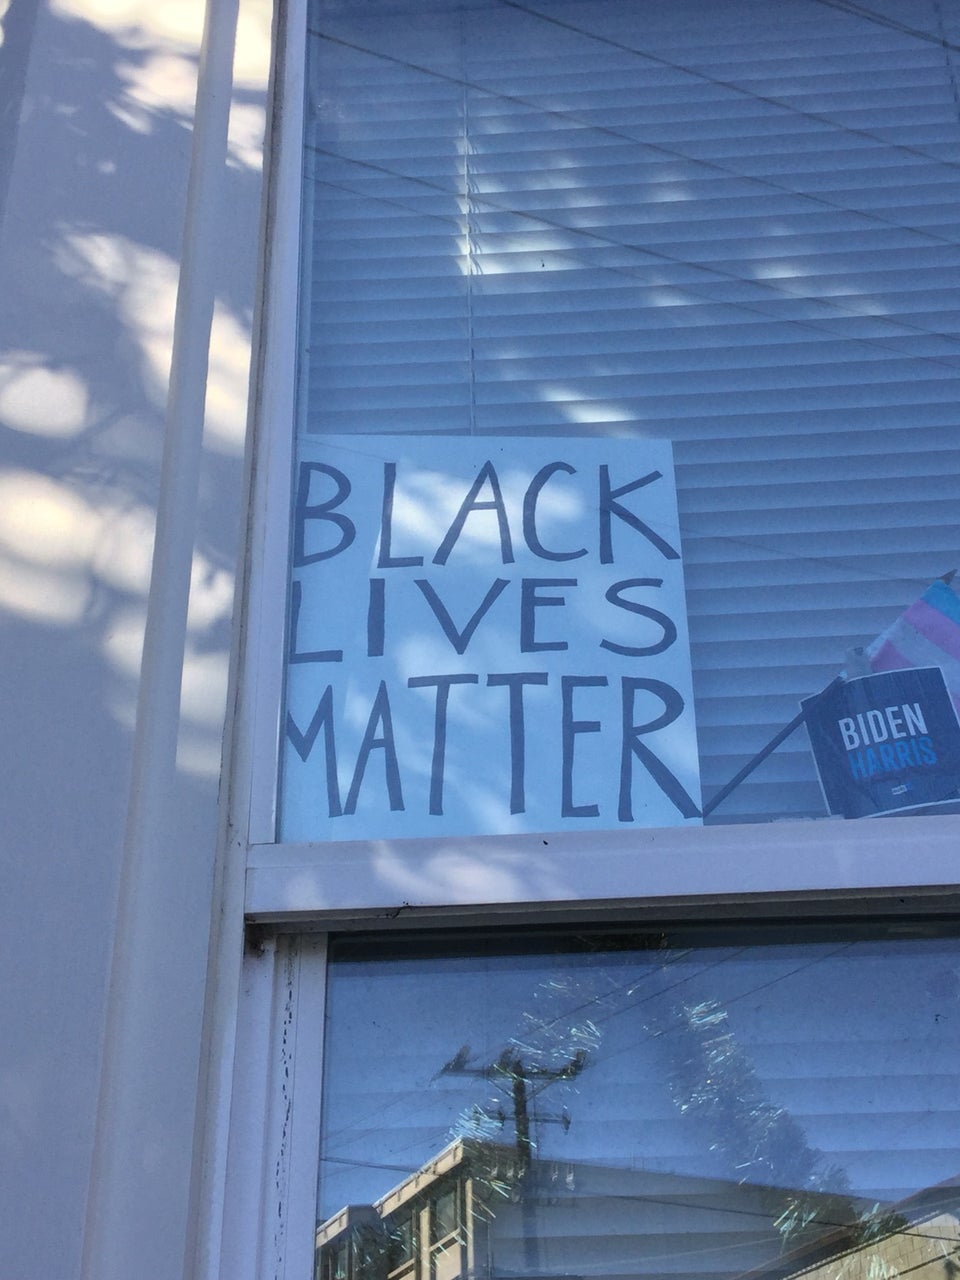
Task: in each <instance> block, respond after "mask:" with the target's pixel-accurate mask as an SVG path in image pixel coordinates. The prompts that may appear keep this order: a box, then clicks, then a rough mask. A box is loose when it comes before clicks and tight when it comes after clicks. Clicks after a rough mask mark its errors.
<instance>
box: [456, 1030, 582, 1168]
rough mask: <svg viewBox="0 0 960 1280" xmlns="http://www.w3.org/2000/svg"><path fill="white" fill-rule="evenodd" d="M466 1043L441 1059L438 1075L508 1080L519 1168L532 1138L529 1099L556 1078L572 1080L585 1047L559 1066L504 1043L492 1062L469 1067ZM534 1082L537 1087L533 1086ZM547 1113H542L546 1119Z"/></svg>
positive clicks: (527, 1162)
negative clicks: (543, 1062)
mask: <svg viewBox="0 0 960 1280" xmlns="http://www.w3.org/2000/svg"><path fill="white" fill-rule="evenodd" d="M470 1057H471V1054H470V1046H469V1045H466V1044H465V1045H463V1047H462V1048H461V1049H460V1050H459V1052H458V1053H457V1054H456V1055H455V1056H454V1057H453V1058H451V1059H450V1061H449V1062H445V1063H444V1064H443V1066H442V1067H441V1068H440V1070H439V1072H438V1073H437V1074H438V1075H441V1076H450V1075H456V1076H474V1077H475V1078H477V1079H481V1080H491V1081H493V1082H494V1083H495V1084H508V1085H509V1088H510V1094H511V1098H512V1101H513V1124H514V1132H515V1134H516V1143H517V1160H518V1162H519V1165H520V1168H521V1170H524V1171H526V1170H528V1169H529V1168H530V1161H531V1158H532V1153H533V1139H532V1135H531V1133H530V1102H531V1100H532V1099H533V1098H534V1097H536V1096H537V1095H538V1094H539V1093H542V1092H543V1090H544V1089H546V1088H547V1087H548V1085H551V1084H556V1083H557V1081H559V1080H574V1079H576V1077H577V1076H578V1075H579V1074H580V1072H581V1071H583V1069H584V1067H585V1066H586V1065H587V1051H586V1049H578V1050H577V1051H576V1053H574V1054H573V1055H572V1057H570V1058H568V1059H567V1061H566V1062H564V1063H563V1064H562V1065H561V1066H559V1067H540V1066H536V1065H534V1064H533V1063H531V1062H529V1061H524V1059H523V1057H522V1056H521V1055H520V1053H519V1052H518V1050H516V1049H514V1048H513V1047H512V1046H508V1047H507V1048H506V1049H504V1051H503V1052H502V1053H501V1054H500V1056H499V1058H497V1060H496V1061H495V1062H491V1063H489V1064H488V1065H487V1066H485V1067H472V1066H470V1065H469V1062H470ZM534 1086H537V1087H534ZM548 1118H549V1117H544V1119H545V1120H546V1119H548ZM561 1123H562V1124H564V1128H569V1127H570V1121H569V1118H567V1119H566V1121H565V1122H564V1120H561Z"/></svg>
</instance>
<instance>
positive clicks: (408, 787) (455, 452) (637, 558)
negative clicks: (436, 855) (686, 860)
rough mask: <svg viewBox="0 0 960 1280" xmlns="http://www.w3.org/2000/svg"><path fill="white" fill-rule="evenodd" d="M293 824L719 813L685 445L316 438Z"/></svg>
mask: <svg viewBox="0 0 960 1280" xmlns="http://www.w3.org/2000/svg"><path fill="white" fill-rule="evenodd" d="M287 635H288V639H287V662H286V707H285V712H284V725H283V749H282V754H281V786H280V831H279V835H280V838H281V839H282V840H287V841H310V840H376V839H384V838H388V837H389V838H398V837H424V836H451V835H489V834H511V833H516V832H524V831H544V832H549V831H558V830H565V829H566V830H570V829H574V830H586V829H597V828H611V827H618V826H619V827H622V826H624V825H630V824H633V825H636V826H672V825H678V824H683V823H691V824H692V823H699V822H700V786H699V774H698V762H697V743H696V732H695V725H694V718H693V700H692V689H691V675H690V655H689V643H688V637H687V623H686V610H685V604H684V586H683V567H682V560H681V555H680V541H679V533H678V525H677V504H676V488H675V483H674V478H673V462H672V456H671V450H670V446H669V444H668V443H666V442H664V441H657V440H653V441H651V440H588V439H580V438H570V439H564V438H560V439H551V440H543V439H538V440H523V439H521V440H517V439H511V440H509V441H508V440H504V439H499V438H491V437H485V438H452V437H442V438H430V437H382V436H379V437H378V436H353V437H333V438H331V437H324V438H323V439H322V440H318V441H317V442H316V444H313V443H311V442H307V443H306V444H304V445H301V451H300V456H299V458H298V462H297V475H296V482H295V503H294V514H293V534H292V575H291V583H290V608H289V621H288V632H287Z"/></svg>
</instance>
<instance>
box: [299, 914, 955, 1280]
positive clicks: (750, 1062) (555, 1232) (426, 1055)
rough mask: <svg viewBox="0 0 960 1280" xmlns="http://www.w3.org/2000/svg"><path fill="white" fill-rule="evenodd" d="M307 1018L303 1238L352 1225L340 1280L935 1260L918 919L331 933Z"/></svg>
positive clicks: (872, 1267) (931, 943)
mask: <svg viewBox="0 0 960 1280" xmlns="http://www.w3.org/2000/svg"><path fill="white" fill-rule="evenodd" d="M327 998H328V1006H327V1008H328V1018H327V1033H326V1063H327V1065H326V1083H325V1090H324V1103H323V1137H322V1146H321V1152H320V1182H319V1186H320V1191H319V1207H318V1219H319V1222H320V1226H319V1228H318V1241H323V1240H325V1239H326V1238H327V1236H328V1235H329V1233H330V1231H331V1229H332V1228H333V1227H334V1226H336V1227H337V1228H339V1227H341V1225H342V1223H343V1221H344V1214H345V1213H347V1212H349V1213H350V1214H351V1215H353V1216H354V1218H355V1219H356V1220H357V1221H358V1222H359V1221H360V1220H361V1215H364V1214H366V1215H368V1217H369V1219H370V1221H369V1222H366V1223H365V1225H364V1228H363V1230H364V1231H365V1232H366V1233H367V1234H366V1236H365V1237H363V1238H365V1239H367V1240H368V1241H371V1242H372V1241H376V1240H377V1239H379V1241H380V1242H381V1244H380V1249H379V1252H378V1251H377V1248H376V1247H375V1246H371V1247H370V1248H367V1249H366V1250H365V1251H363V1250H359V1251H358V1248H357V1247H356V1245H355V1249H354V1255H353V1256H354V1257H355V1258H358V1259H359V1258H360V1257H361V1253H362V1261H361V1262H358V1264H357V1269H356V1270H355V1271H354V1273H353V1276H354V1280H364V1277H367V1276H379V1275H380V1274H381V1273H382V1269H383V1266H384V1260H385V1258H386V1257H390V1258H391V1260H392V1259H395V1258H396V1256H397V1255H396V1253H395V1252H394V1250H395V1249H396V1246H397V1244H398V1242H399V1241H400V1240H401V1239H402V1240H403V1241H404V1242H410V1243H409V1244H406V1243H405V1246H404V1252H405V1254H409V1256H410V1257H414V1256H415V1257H416V1259H417V1270H416V1271H415V1274H417V1275H418V1276H427V1275H428V1274H437V1275H439V1274H441V1272H442V1274H444V1275H446V1276H448V1277H453V1276H460V1275H462V1276H467V1275H470V1276H474V1277H477V1278H478V1280H480V1278H481V1277H491V1278H492V1277H501V1276H521V1275H522V1276H534V1275H536V1276H543V1275H551V1276H552V1275H582V1276H597V1277H600V1276H613V1275H623V1274H629V1275H631V1276H644V1275H662V1274H663V1273H664V1270H668V1271H669V1272H670V1273H671V1274H675V1275H684V1276H686V1275H689V1276H694V1275H703V1274H710V1275H715V1276H717V1277H721V1276H735V1275H742V1274H744V1273H746V1274H751V1275H756V1276H757V1277H760V1276H764V1277H768V1276H772V1275H778V1276H784V1277H786V1276H799V1275H800V1274H805V1273H809V1272H811V1271H813V1272H815V1273H816V1274H817V1275H818V1276H823V1277H826V1276H828V1275H829V1276H831V1277H835V1276H849V1275H851V1274H856V1275H860V1274H864V1275H872V1274H883V1275H887V1276H890V1277H893V1276H897V1275H901V1274H906V1273H907V1272H908V1271H910V1270H911V1269H913V1268H915V1269H916V1270H918V1271H921V1272H926V1273H927V1274H928V1276H929V1277H930V1280H932V1278H933V1276H934V1275H936V1276H938V1277H939V1276H941V1275H942V1274H943V1269H944V1267H946V1268H947V1270H948V1272H949V1268H950V1266H951V1265H952V1261H951V1260H952V1259H953V1258H954V1256H955V1255H956V1253H957V1251H958V1250H960V1191H958V1186H957V1171H958V1167H960V1143H958V1141H957V1134H956V1131H955V1130H956V1125H955V1113H956V1097H957V1086H958V1074H957V1073H958V1066H957V1063H958V1049H960V1042H958V1034H960V950H958V945H957V939H956V936H955V931H954V929H953V927H945V926H944V925H943V924H942V923H940V922H937V921H936V920H935V919H928V920H926V921H918V920H908V919H900V920H898V921H896V922H895V923H893V924H889V923H888V924H883V923H878V922H872V923H871V922H866V921H864V922H860V923H852V922H843V923H838V924H833V925H831V924H827V923H821V924H814V923H809V924H798V923H793V924H785V923H772V924H768V925H761V924H753V925H750V924H743V923H741V924H738V925H732V926H729V925H728V926H721V925H718V924H714V925H701V926H690V925H688V926H669V925H668V926H666V927H664V928H660V929H649V928H640V929H638V928H636V927H635V926H626V925H624V926H619V927H609V926H601V927H596V926H594V927H586V928H566V929H563V930H543V929H540V930H536V929H534V930H529V929H528V930H525V931H523V932H520V933H518V932H510V931H506V932H505V931H496V932H490V931H486V932H476V931H474V932H472V933H471V932H470V931H466V932H464V931H462V930H461V931H458V932H457V933H456V934H452V933H449V932H446V933H440V934H434V935H433V936H431V935H429V934H427V935H423V934H421V935H420V936H419V937H417V938H415V939H411V938H408V937H403V936H399V937H398V935H396V934H392V935H389V936H385V935H382V934H380V935H373V936H352V937H344V938H341V939H338V940H334V942H333V943H332V949H331V953H330V966H329V978H328V997H327ZM358 1062H362V1063H363V1064H364V1069H363V1070H362V1071H359V1070H358V1069H357V1064H358ZM344 1204H349V1205H350V1206H351V1208H350V1210H349V1211H347V1210H345V1209H343V1207H342V1206H343V1205H344ZM461 1205H464V1206H465V1207H466V1208H465V1212H464V1214H463V1217H462V1219H461V1213H462V1212H463V1211H462V1210H461ZM418 1216H419V1219H420V1221H421V1222H424V1223H426V1222H429V1230H427V1231H425V1232H424V1233H422V1235H421V1239H422V1240H423V1241H424V1242H429V1245H430V1248H429V1249H428V1250H427V1251H426V1252H423V1253H421V1252H420V1250H419V1249H417V1248H416V1247H415V1246H414V1245H413V1243H412V1241H413V1232H412V1229H411V1223H412V1222H413V1221H414V1220H415V1218H416V1217H418ZM371 1222H372V1223H373V1224H375V1226H377V1227H379V1235H377V1233H376V1231H375V1230H374V1227H372V1226H371V1225H370V1223H371ZM353 1238H354V1240H355V1242H356V1241H359V1240H360V1239H361V1236H360V1235H357V1234H355V1235H354V1237H353ZM333 1248H334V1246H333V1245H327V1246H325V1247H321V1249H320V1254H319V1256H320V1259H321V1264H322V1266H325V1265H326V1258H327V1256H328V1254H329V1256H331V1257H333V1256H337V1255H336V1254H335V1253H333V1252H332V1250H333ZM336 1248H342V1245H340V1244H337V1245H336ZM431 1268H432V1270H431Z"/></svg>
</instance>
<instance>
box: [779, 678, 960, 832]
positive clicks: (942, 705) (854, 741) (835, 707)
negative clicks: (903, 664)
mask: <svg viewBox="0 0 960 1280" xmlns="http://www.w3.org/2000/svg"><path fill="white" fill-rule="evenodd" d="M800 705H801V707H802V709H803V712H804V717H805V719H806V724H807V729H808V731H809V734H810V744H811V746H812V747H813V754H814V759H815V760H816V764H817V772H818V774H819V775H820V784H821V786H822V788H823V794H824V798H825V800H826V802H827V808H828V809H829V810H830V812H831V813H833V814H837V815H839V816H842V817H845V818H863V817H868V816H870V815H873V814H881V813H897V812H900V811H903V810H905V809H916V808H919V807H921V806H923V805H929V804H939V803H943V802H944V801H947V800H955V799H958V798H960V723H958V721H957V713H956V711H955V710H954V706H953V702H952V701H951V698H950V694H949V691H948V690H947V687H946V684H945V682H944V678H943V672H942V671H941V670H940V668H939V667H911V668H909V669H906V670H903V671H883V672H879V673H877V674H876V675H869V676H861V677H859V678H858V679H855V680H847V681H844V682H843V683H842V684H839V685H836V686H834V687H831V688H830V689H828V690H826V691H825V692H824V693H823V694H819V695H817V696H816V697H813V698H806V699H804V701H803V702H801V704H800Z"/></svg>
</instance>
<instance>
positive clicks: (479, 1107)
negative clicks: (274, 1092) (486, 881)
mask: <svg viewBox="0 0 960 1280" xmlns="http://www.w3.org/2000/svg"><path fill="white" fill-rule="evenodd" d="M663 942H664V940H663V939H662V938H659V937H652V938H651V941H650V945H651V946H652V947H653V948H655V949H656V948H657V947H659V946H661V945H663ZM675 959H676V956H674V960H675ZM672 963H673V961H671V960H669V959H666V960H665V961H664V962H663V963H662V964H661V965H659V966H657V967H655V968H653V969H651V970H648V971H647V972H646V973H645V974H644V975H643V977H641V978H637V979H635V980H633V981H629V980H628V981H627V982H624V981H623V974H622V973H620V974H618V973H617V971H615V970H610V969H606V968H596V969H593V970H591V971H588V972H586V973H585V972H570V973H566V974H562V975H554V976H553V977H551V978H550V979H548V980H546V981H544V982H543V983H541V984H539V985H538V987H537V988H536V990H535V991H534V993H533V997H532V1000H531V1008H530V1010H529V1011H527V1012H525V1013H524V1015H523V1026H522V1029H521V1031H520V1032H519V1033H518V1034H517V1035H516V1036H514V1037H512V1038H511V1039H510V1041H509V1044H508V1046H507V1047H506V1048H505V1049H504V1051H503V1052H502V1053H501V1055H500V1056H499V1058H498V1059H497V1060H496V1061H495V1062H494V1063H492V1064H490V1065H489V1066H486V1067H471V1066H469V1061H470V1051H469V1046H464V1047H463V1048H462V1049H461V1050H460V1052H459V1053H458V1054H457V1055H456V1056H455V1057H454V1058H453V1059H452V1060H451V1061H450V1062H448V1063H447V1064H445V1066H444V1067H443V1068H442V1071H443V1072H445V1073H456V1074H466V1075H475V1076H477V1077H478V1078H484V1079H488V1080H491V1081H492V1082H493V1083H494V1084H495V1085H496V1086H497V1087H498V1089H499V1091H500V1094H501V1096H502V1095H503V1094H504V1093H509V1094H510V1096H511V1098H512V1104H513V1109H512V1114H511V1113H510V1112H505V1111H504V1108H503V1106H502V1104H501V1103H500V1102H499V1101H498V1100H497V1099H493V1100H491V1101H489V1102H487V1103H484V1104H480V1103H478V1104H474V1105H473V1106H472V1107H470V1108H468V1109H466V1110H465V1111H463V1112H462V1113H461V1115H460V1116H459V1117H458V1119H457V1122H456V1124H455V1126H454V1127H453V1129H452V1130H451V1136H454V1137H471V1138H474V1139H486V1140H490V1139H491V1138H493V1137H494V1135H495V1134H496V1132H497V1130H498V1129H502V1128H503V1126H504V1124H505V1123H507V1121H508V1119H512V1121H513V1125H514V1129H515V1133H516V1142H517V1150H518V1154H519V1155H520V1157H521V1159H520V1168H521V1169H523V1168H525V1167H526V1166H527V1165H528V1164H529V1161H530V1157H531V1154H532V1153H533V1152H534V1151H535V1149H536V1143H535V1138H534V1136H533V1135H532V1134H531V1129H530V1116H529V1105H528V1101H529V1099H530V1098H531V1097H532V1096H535V1094H536V1093H539V1092H540V1091H541V1090H542V1089H543V1088H545V1087H547V1085H549V1084H553V1083H556V1082H559V1081H564V1080H572V1079H574V1078H576V1077H578V1076H579V1075H580V1073H581V1072H582V1071H583V1069H584V1067H585V1066H586V1065H587V1063H588V1061H589V1058H590V1055H591V1054H595V1053H597V1052H598V1051H599V1050H600V1047H601V1044H602V1042H603V1039H604V1030H605V1028H604V1024H605V1023H606V1022H607V1021H609V1019H611V1018H613V1017H616V1016H619V1015H622V1014H624V1013H626V1012H627V1011H628V1010H630V1009H634V1008H638V1007H639V1009H640V1021H641V1026H642V1029H643V1032H644V1033H645V1034H644V1036H643V1037H642V1039H641V1044H643V1043H649V1042H650V1041H653V1040H656V1041H658V1042H659V1043H660V1045H661V1046H662V1048H663V1051H664V1058H663V1061H664V1065H665V1083H666V1086H667V1089H668V1091H669V1095H670V1098H671V1100H672V1102H673V1104H674V1106H675V1108H676V1109H677V1111H678V1113H679V1114H680V1115H681V1116H682V1117H684V1118H685V1120H687V1121H689V1122H690V1123H691V1124H692V1125H695V1126H696V1128H697V1129H698V1130H699V1133H700V1135H701V1136H702V1140H703V1142H704V1144H705V1145H706V1147H707V1149H708V1150H709V1151H710V1153H711V1154H712V1155H713V1156H714V1157H716V1158H717V1159H718V1160H719V1161H720V1163H721V1166H722V1169H723V1172H724V1174H725V1175H726V1176H727V1177H729V1178H731V1179H732V1180H734V1181H735V1182H738V1183H740V1184H747V1183H750V1184H753V1185H756V1186H758V1187H765V1188H768V1189H769V1191H768V1193H767V1200H768V1203H769V1206H770V1212H771V1217H772V1218H773V1221H774V1225H775V1227H776V1230H777V1232H778V1233H779V1235H780V1237H781V1240H782V1242H783V1247H784V1248H794V1247H797V1246H802V1245H804V1244H806V1243H808V1242H809V1241H811V1240H813V1239H815V1238H816V1237H817V1236H818V1235H820V1234H822V1232H823V1231H824V1230H834V1229H836V1228H837V1227H839V1226H844V1227H851V1228H852V1229H853V1232H854V1237H855V1238H856V1239H857V1240H858V1241H860V1242H864V1243H865V1242H867V1241H869V1240H872V1239H877V1238H879V1237H882V1236H885V1235H888V1234H890V1232H892V1231H894V1230H899V1229H900V1228H901V1226H902V1221H901V1219H900V1218H899V1217H898V1216H897V1215H896V1214H890V1213H887V1212H885V1211H884V1210H883V1209H882V1208H881V1206H879V1205H874V1206H872V1207H870V1208H864V1207H862V1206H858V1205H857V1203H856V1202H855V1201H854V1199H853V1198H852V1196H851V1194H850V1184H849V1179H848V1178H847V1175H846V1173H845V1171H844V1170H843V1169H842V1168H841V1167H840V1166H838V1165H836V1164H831V1163H828V1162H827V1161H826V1160H825V1158H824V1156H823V1153H822V1152H821V1151H819V1150H817V1149H816V1148H814V1147H812V1146H811V1145H810V1144H809V1142H808V1141H807V1138H806V1134H805V1133H804V1130H803V1127H802V1126H801V1125H800V1123H799V1122H798V1121H797V1120H796V1119H795V1118H794V1116H792V1115H791V1114H790V1112H789V1111H788V1110H787V1108H786V1107H784V1106H782V1105H780V1104H778V1103H776V1102H774V1101H772V1100H771V1099H770V1098H769V1096H768V1094H767V1092H766V1090H765V1088H764V1085H763V1082H762V1080H761V1079H760V1077H759V1076H758V1074H757V1072H756V1070H755V1068H754V1065H753V1062H752V1060H751V1057H750V1055H749V1053H748V1052H747V1051H746V1050H745V1049H744V1048H743V1046H742V1045H741V1044H740V1043H738V1041H737V1038H736V1035H735V1033H734V1031H733V1029H732V1027H731V1024H730V1017H729V1013H728V1011H727V1010H726V1009H725V1008H724V1006H723V1004H722V1002H721V1001H719V1000H716V999H709V998H707V999H702V1000H701V999H697V997H696V995H695V994H694V995H691V993H690V991H689V990H687V991H686V992H685V993H684V996H683V997H682V998H678V996H677V995H676V992H675V987H676V982H675V979H674V976H673V974H672V973H671V972H670V968H671V964H672ZM554 1119H559V1120H560V1122H561V1123H562V1124H563V1126H564V1129H565V1130H566V1129H567V1128H569V1126H570V1123H571V1121H570V1117H569V1116H568V1114H567V1112H566V1109H564V1111H563V1113H562V1116H561V1117H551V1116H546V1117H542V1116H541V1117H538V1121H539V1123H543V1122H544V1121H547V1122H549V1121H551V1120H554ZM638 1154H641V1155H642V1154H643V1153H642V1152H641V1153H638Z"/></svg>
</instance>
